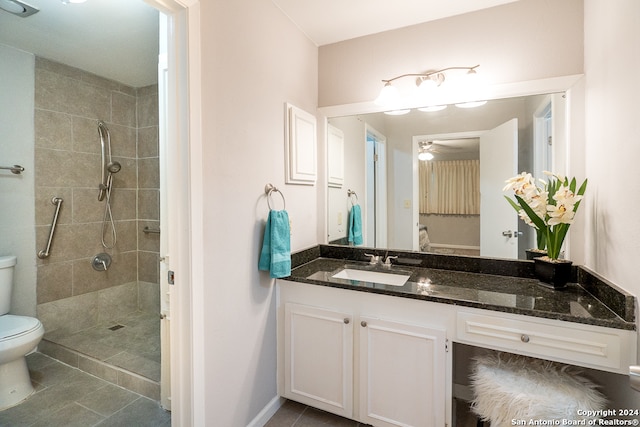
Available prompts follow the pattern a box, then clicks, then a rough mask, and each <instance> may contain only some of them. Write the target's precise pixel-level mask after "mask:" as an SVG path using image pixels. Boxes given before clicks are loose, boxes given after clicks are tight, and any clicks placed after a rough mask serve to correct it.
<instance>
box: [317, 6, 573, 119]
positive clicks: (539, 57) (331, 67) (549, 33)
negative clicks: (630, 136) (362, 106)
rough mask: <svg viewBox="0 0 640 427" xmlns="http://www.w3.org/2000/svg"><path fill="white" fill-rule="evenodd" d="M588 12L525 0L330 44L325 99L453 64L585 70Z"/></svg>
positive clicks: (510, 71)
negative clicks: (584, 21)
mask: <svg viewBox="0 0 640 427" xmlns="http://www.w3.org/2000/svg"><path fill="white" fill-rule="evenodd" d="M582 15H583V3H582V0H566V1H560V2H544V3H541V2H540V1H539V0H520V1H517V2H513V3H509V4H506V5H503V6H497V7H494V8H491V9H486V10H481V11H478V12H472V13H467V14H464V15H459V16H454V17H451V18H446V19H441V20H438V21H432V22H427V23H424V24H419V25H415V26H411V27H406V28H402V29H398V30H393V31H387V32H383V33H379V34H375V35H372V36H366V37H361V38H357V39H353V40H348V41H345V42H340V43H335V44H331V45H326V46H322V47H320V52H319V61H320V64H319V65H320V67H319V82H318V85H319V92H318V98H319V102H318V105H319V106H321V107H326V106H332V105H342V104H351V103H357V102H367V101H372V100H374V99H375V98H376V97H377V96H378V93H379V92H380V89H381V87H382V83H381V79H388V78H392V77H394V76H398V75H401V74H405V73H414V72H422V71H427V70H434V69H440V68H445V67H451V66H473V65H476V64H480V68H478V72H479V73H482V75H483V76H484V77H485V78H486V80H487V83H509V82H518V81H525V80H535V79H543V78H547V77H555V76H563V75H571V74H580V73H582V71H583V55H582V52H583V44H582V43H583V28H582V25H583V22H582ZM406 80H411V79H406Z"/></svg>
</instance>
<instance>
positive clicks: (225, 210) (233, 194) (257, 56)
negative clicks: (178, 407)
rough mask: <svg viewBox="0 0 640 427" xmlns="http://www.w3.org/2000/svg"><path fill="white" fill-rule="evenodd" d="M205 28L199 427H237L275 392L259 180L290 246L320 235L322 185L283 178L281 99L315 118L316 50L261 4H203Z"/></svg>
mask: <svg viewBox="0 0 640 427" xmlns="http://www.w3.org/2000/svg"><path fill="white" fill-rule="evenodd" d="M201 28H202V32H201V34H202V76H203V81H202V114H203V116H202V131H203V133H202V134H203V145H204V147H203V158H202V162H203V174H204V176H203V179H204V183H205V188H206V195H207V197H206V199H205V201H204V211H203V219H204V236H203V240H204V242H206V246H205V248H204V257H205V260H206V262H205V265H203V266H202V268H203V269H204V275H205V277H206V280H207V282H206V283H205V291H204V299H203V301H202V304H203V305H204V308H203V310H204V313H205V319H204V321H205V323H204V336H205V343H204V355H203V360H204V363H205V372H204V378H203V382H204V384H205V388H206V389H205V396H204V399H205V407H206V415H205V417H206V420H205V421H206V422H205V425H208V426H209V425H210V426H245V425H247V424H248V423H249V422H251V420H252V419H254V417H255V416H256V415H257V414H258V413H259V412H260V411H261V410H262V409H263V408H264V407H265V405H267V404H268V403H269V402H270V401H271V400H272V399H274V398H275V397H276V395H277V392H276V324H275V323H276V313H275V293H274V292H273V290H274V280H272V279H270V278H269V275H268V273H265V272H259V271H258V267H257V266H258V256H259V253H260V247H261V244H262V237H263V230H264V222H265V220H266V217H267V214H268V206H267V202H266V198H265V195H264V186H265V184H267V183H273V184H274V185H275V186H276V187H278V188H279V189H280V190H281V191H282V193H283V194H284V196H285V198H286V207H287V211H288V212H289V215H290V218H291V220H292V223H293V224H292V237H291V246H292V250H293V251H295V250H299V249H303V248H306V247H309V246H312V245H315V244H317V241H318V239H317V231H316V224H317V223H318V221H319V220H320V219H319V218H318V215H317V209H316V204H317V199H318V194H317V193H318V191H319V189H318V186H294V185H285V183H284V111H285V110H284V103H285V102H290V103H292V104H293V105H296V106H297V107H299V108H302V109H303V110H306V111H308V112H310V113H313V114H315V111H316V105H317V70H318V60H317V48H316V47H315V46H314V44H313V43H311V42H310V41H309V40H308V39H307V38H306V37H305V36H304V35H303V34H302V33H301V32H300V31H299V30H298V29H297V28H296V27H295V26H294V25H293V24H292V23H291V22H290V21H289V19H287V18H286V17H285V16H284V15H283V14H282V12H281V11H280V10H279V9H277V8H276V7H275V6H274V4H273V3H272V2H269V1H250V0H238V1H232V2H230V1H225V0H217V1H207V2H201ZM275 197H276V198H275V199H274V200H275V202H276V203H280V201H279V200H277V196H275ZM322 221H324V218H322Z"/></svg>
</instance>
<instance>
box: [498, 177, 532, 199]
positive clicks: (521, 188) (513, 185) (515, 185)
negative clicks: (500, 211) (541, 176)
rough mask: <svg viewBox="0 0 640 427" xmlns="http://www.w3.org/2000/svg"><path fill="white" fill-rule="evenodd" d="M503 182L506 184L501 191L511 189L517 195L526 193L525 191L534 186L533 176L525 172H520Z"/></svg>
mask: <svg viewBox="0 0 640 427" xmlns="http://www.w3.org/2000/svg"><path fill="white" fill-rule="evenodd" d="M505 182H506V183H507V185H505V187H504V188H503V189H502V191H509V190H512V191H513V192H515V193H516V194H517V195H522V194H526V193H527V192H529V191H531V190H532V189H535V188H536V186H535V183H534V179H533V176H531V174H530V173H527V172H522V173H521V174H520V175H516V176H514V177H513V178H509V179H508V180H506V181H505Z"/></svg>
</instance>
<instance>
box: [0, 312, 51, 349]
mask: <svg viewBox="0 0 640 427" xmlns="http://www.w3.org/2000/svg"><path fill="white" fill-rule="evenodd" d="M40 327H41V323H40V321H39V320H38V319H36V318H35V317H29V316H16V315H13V314H5V315H4V316H0V342H2V341H7V340H12V339H15V338H18V337H21V336H24V335H28V334H30V333H32V332H34V331H36V330H38V329H39V328H40Z"/></svg>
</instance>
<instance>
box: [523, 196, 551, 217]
mask: <svg viewBox="0 0 640 427" xmlns="http://www.w3.org/2000/svg"><path fill="white" fill-rule="evenodd" d="M548 197H549V193H547V192H546V191H537V192H536V194H534V195H533V196H531V197H530V198H528V199H523V200H524V201H525V202H527V204H528V205H529V207H530V208H531V209H533V211H534V212H535V213H536V215H538V216H539V217H540V218H542V219H544V216H545V215H546V213H547V198H548Z"/></svg>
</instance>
